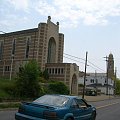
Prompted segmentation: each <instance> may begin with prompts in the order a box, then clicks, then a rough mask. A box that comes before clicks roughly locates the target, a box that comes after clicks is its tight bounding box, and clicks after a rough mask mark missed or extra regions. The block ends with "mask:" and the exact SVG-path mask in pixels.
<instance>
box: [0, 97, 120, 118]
mask: <svg viewBox="0 0 120 120" xmlns="http://www.w3.org/2000/svg"><path fill="white" fill-rule="evenodd" d="M90 104H93V105H94V106H96V108H97V118H96V120H120V113H119V112H120V99H111V100H105V101H99V102H90ZM15 112H16V110H7V111H0V120H15V119H14V115H15Z"/></svg>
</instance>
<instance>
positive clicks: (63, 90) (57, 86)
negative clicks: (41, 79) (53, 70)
mask: <svg viewBox="0 0 120 120" xmlns="http://www.w3.org/2000/svg"><path fill="white" fill-rule="evenodd" d="M48 87H49V90H50V91H51V93H54V94H69V89H68V87H67V86H66V85H65V84H64V83H63V82H52V83H50V84H49V86H48Z"/></svg>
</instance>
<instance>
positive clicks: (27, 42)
mask: <svg viewBox="0 0 120 120" xmlns="http://www.w3.org/2000/svg"><path fill="white" fill-rule="evenodd" d="M29 50H30V37H27V40H26V54H25V58H28V57H29Z"/></svg>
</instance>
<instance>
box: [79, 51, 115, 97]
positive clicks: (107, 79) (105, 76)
mask: <svg viewBox="0 0 120 120" xmlns="http://www.w3.org/2000/svg"><path fill="white" fill-rule="evenodd" d="M106 58H107V60H106V62H107V68H106V73H87V74H86V81H85V83H86V84H85V87H86V89H94V90H99V91H101V93H102V94H107V95H108V94H110V95H114V89H115V88H114V87H115V86H114V85H115V81H114V77H115V74H114V58H113V55H112V54H111V53H110V54H109V57H106ZM78 84H84V72H80V74H79V80H78Z"/></svg>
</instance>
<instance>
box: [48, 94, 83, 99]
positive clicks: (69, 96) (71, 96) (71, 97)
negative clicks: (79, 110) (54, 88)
mask: <svg viewBox="0 0 120 120" xmlns="http://www.w3.org/2000/svg"><path fill="white" fill-rule="evenodd" d="M47 95H51V96H61V97H67V98H70V99H73V98H81V97H80V96H73V95H62V94H47ZM81 99H82V98H81Z"/></svg>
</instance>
